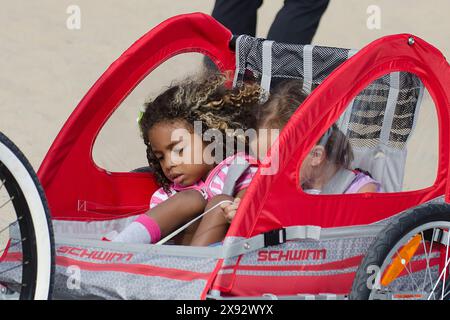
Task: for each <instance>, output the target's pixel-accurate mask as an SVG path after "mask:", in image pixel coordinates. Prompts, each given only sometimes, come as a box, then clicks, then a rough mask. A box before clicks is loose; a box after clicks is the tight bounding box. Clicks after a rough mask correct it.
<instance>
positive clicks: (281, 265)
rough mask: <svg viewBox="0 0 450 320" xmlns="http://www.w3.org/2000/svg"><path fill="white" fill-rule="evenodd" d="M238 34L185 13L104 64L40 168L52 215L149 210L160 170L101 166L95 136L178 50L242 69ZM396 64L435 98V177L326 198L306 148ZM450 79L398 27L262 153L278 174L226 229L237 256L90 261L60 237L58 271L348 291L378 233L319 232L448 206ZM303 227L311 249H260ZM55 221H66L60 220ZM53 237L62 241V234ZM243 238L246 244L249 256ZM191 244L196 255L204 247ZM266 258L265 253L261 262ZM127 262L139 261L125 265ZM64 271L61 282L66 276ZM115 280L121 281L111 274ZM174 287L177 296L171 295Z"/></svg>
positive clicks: (260, 182)
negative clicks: (199, 263)
mask: <svg viewBox="0 0 450 320" xmlns="http://www.w3.org/2000/svg"><path fill="white" fill-rule="evenodd" d="M231 38H232V34H231V33H230V31H229V30H227V29H226V28H225V27H223V26H222V25H221V24H219V23H218V22H217V21H215V20H214V19H213V18H211V17H209V16H208V15H205V14H201V13H194V14H185V15H180V16H176V17H174V18H171V19H168V20H167V21H165V22H163V23H161V24H160V25H158V26H157V27H155V28H154V29H152V30H151V31H149V32H148V33H147V34H145V35H144V36H143V37H142V38H140V39H139V40H138V41H136V42H135V43H134V44H133V45H132V46H131V47H130V48H129V49H128V50H127V51H125V52H124V53H123V54H122V55H121V56H120V57H119V58H118V59H117V60H116V61H115V62H114V63H113V64H112V65H111V66H110V67H109V68H108V69H107V70H106V72H105V73H104V74H103V75H102V76H101V77H100V79H99V80H98V81H97V82H96V83H95V84H94V85H93V87H92V88H91V89H90V90H89V92H88V93H87V94H86V96H85V97H84V98H83V99H82V100H81V102H80V103H79V105H78V106H77V108H76V109H75V111H74V112H73V113H72V115H71V116H70V118H69V119H68V120H67V122H66V123H65V124H64V126H63V128H62V129H61V131H60V133H59V134H58V136H57V137H56V139H55V141H54V142H53V144H52V146H51V148H50V149H49V151H48V153H47V155H46V157H45V159H44V161H43V162H42V165H41V167H40V169H39V171H38V176H39V178H40V180H41V183H42V185H43V188H44V190H45V192H46V196H47V199H48V203H49V207H50V210H51V213H52V216H53V219H54V221H55V224H57V223H64V222H67V223H70V222H80V223H85V224H92V223H96V222H100V223H107V222H111V221H115V220H118V219H126V218H132V217H133V216H135V215H138V214H141V213H143V212H145V211H146V210H147V209H148V203H149V198H150V196H151V194H152V193H153V192H154V191H155V190H156V189H157V188H158V186H157V184H156V183H155V180H154V179H153V177H152V176H150V175H148V174H143V173H133V172H109V171H107V170H104V169H102V168H100V167H98V166H97V165H96V164H95V163H94V161H93V159H92V148H93V145H94V142H95V139H96V137H97V135H98V133H99V132H100V130H101V129H102V127H103V125H104V124H105V123H106V121H107V120H108V118H109V117H110V116H111V114H112V113H113V112H114V111H115V110H116V109H117V108H118V107H119V106H120V104H121V102H122V101H123V100H124V99H125V98H126V97H127V95H128V94H129V93H130V92H131V91H132V90H133V89H134V88H135V87H136V86H137V85H138V84H139V83H140V81H142V80H143V79H144V78H145V77H146V76H148V75H149V74H150V73H151V72H152V70H154V69H155V68H156V67H158V66H159V65H160V64H161V63H163V62H164V61H166V60H168V59H170V58H171V57H173V56H175V55H177V54H180V53H186V52H199V53H202V54H204V55H207V56H208V57H209V58H211V59H212V61H213V62H214V63H215V64H216V65H217V66H218V68H219V69H220V70H221V71H231V72H234V71H235V67H236V60H235V59H236V58H235V52H234V51H233V50H232V49H230V47H229V44H230V39H231ZM399 71H401V72H409V73H412V74H414V75H416V76H418V77H419V78H420V79H421V80H422V82H423V84H424V85H425V87H426V88H427V89H428V91H429V93H430V95H431V97H432V99H433V101H434V103H435V106H436V110H437V115H438V121H439V161H438V171H437V176H436V180H435V182H434V184H433V185H432V186H430V187H428V188H425V189H421V190H417V191H409V192H392V193H367V194H351V195H323V196H321V197H320V200H318V199H317V197H315V196H313V195H308V194H306V193H304V192H303V191H302V190H301V188H300V187H299V186H298V183H297V181H298V177H297V175H298V166H299V163H301V162H299V161H298V160H299V159H304V158H305V156H306V155H307V152H308V150H310V149H311V147H312V146H313V144H314V143H315V142H316V141H317V140H318V139H319V138H320V136H321V135H322V134H323V133H324V132H325V131H326V129H327V128H329V127H330V126H331V124H333V123H334V122H336V120H337V119H338V118H339V116H340V115H341V114H342V113H343V112H344V111H345V108H346V107H347V106H348V105H349V103H350V102H351V100H352V99H353V98H354V97H355V96H356V95H357V94H358V93H359V92H361V91H362V90H363V89H364V88H365V87H367V86H368V85H369V84H370V83H371V82H373V81H374V80H376V79H378V78H380V77H381V76H383V75H384V74H387V73H392V72H399ZM150 76H151V75H150ZM349 84H352V85H349ZM449 85H450V67H449V64H448V63H447V61H446V60H445V58H444V56H443V55H442V54H441V53H440V52H439V51H438V50H437V49H436V48H434V47H433V46H431V45H430V44H428V43H426V42H425V41H423V40H422V39H420V38H418V37H415V36H412V35H408V34H399V35H393V36H387V37H383V38H381V39H379V40H376V41H374V42H372V43H370V44H369V45H367V46H366V47H364V48H363V49H361V50H360V51H358V52H357V53H356V54H355V55H354V56H353V57H352V58H351V59H348V60H347V61H345V62H344V63H342V64H341V65H339V66H338V67H337V68H336V69H335V70H334V71H333V72H332V73H331V74H330V75H329V76H328V77H326V78H325V80H324V81H323V82H322V83H321V84H320V85H319V86H318V87H317V88H316V89H315V90H314V91H313V92H312V93H311V94H310V95H309V96H308V98H307V100H306V101H305V102H304V103H303V104H302V107H301V108H299V109H298V110H297V112H296V113H295V114H294V115H293V116H292V118H291V120H290V121H289V123H288V124H287V126H286V127H285V128H284V130H283V131H282V132H281V134H280V136H279V139H278V141H279V157H278V158H277V159H275V156H272V155H271V153H270V152H269V155H268V157H267V158H266V160H265V162H266V163H268V164H271V163H273V162H274V161H277V162H278V168H279V170H278V172H277V173H276V174H274V175H263V174H260V173H257V174H256V176H255V178H254V180H253V181H252V183H251V185H250V187H249V188H248V190H247V194H246V197H245V199H244V200H243V201H242V203H241V205H240V207H239V210H238V212H237V215H236V217H235V219H234V220H233V223H232V224H231V227H230V229H229V231H228V233H227V236H226V241H225V244H224V246H225V247H226V245H227V244H229V245H230V246H233V245H234V248H236V247H239V248H240V249H239V250H241V251H239V250H237V251H236V252H238V254H237V255H234V256H233V255H222V256H221V258H220V257H219V258H216V259H210V260H209V262H208V267H207V268H206V269H205V268H204V269H202V268H200V269H196V267H195V263H194V264H190V265H189V266H187V267H186V268H185V269H183V267H179V266H178V265H177V264H176V263H175V262H174V261H175V260H173V261H171V262H169V263H168V264H163V265H158V264H154V265H152V266H149V265H147V266H144V264H142V263H141V262H133V260H132V259H131V260H130V261H131V262H129V261H128V260H127V258H126V256H124V257H122V259H119V260H120V263H118V262H117V261H116V260H117V259H115V258H114V259H110V260H109V261H106V260H102V261H100V260H98V259H97V260H95V259H94V260H92V259H91V260H90V261H87V260H86V259H90V258H92V255H91V256H89V254H90V253H89V250H88V251H83V250H85V249H83V245H82V243H83V241H81V242H80V243H81V245H79V246H76V245H74V243H75V242H72V244H67V243H68V242H64V241H63V242H61V243H60V244H59V245H57V270H58V268H60V269H59V271H58V273H60V274H64V272H65V270H66V269H65V268H68V267H69V266H71V265H78V266H79V267H80V268H81V270H82V271H86V272H91V273H95V272H97V273H101V272H102V271H109V272H111V273H112V275H111V277H112V278H111V279H114V277H122V276H123V273H127V272H130V273H133V274H134V275H139V276H143V277H145V276H149V277H154V278H155V279H156V278H157V279H159V280H158V281H160V280H161V279H162V280H164V279H165V280H168V279H171V280H179V281H180V282H183V283H189V282H191V283H192V282H193V281H194V282H195V280H199V282H198V284H197V287H196V289H195V290H192V291H191V292H193V295H190V296H189V295H188V296H187V297H188V298H203V299H204V298H206V297H207V296H208V297H209V296H211V294H213V295H214V294H215V295H216V296H218V292H220V296H251V297H256V296H261V295H262V294H264V293H272V294H275V295H298V294H313V295H318V294H320V293H323V292H327V293H332V294H339V295H348V294H349V293H350V291H351V287H352V283H353V280H354V278H355V272H356V268H357V267H358V266H359V265H360V264H361V261H362V259H363V257H364V255H365V252H367V249H368V247H369V246H370V243H371V242H373V241H374V238H375V237H374V236H372V237H371V238H367V239H366V240H367V242H368V243H367V244H366V245H364V246H363V247H362V249H361V250H355V252H352V253H349V254H348V255H340V256H339V257H333V254H331V252H330V250H333V249H335V248H334V247H333V245H332V243H334V244H335V245H337V246H341V247H342V246H347V247H348V246H350V247H351V246H358V245H359V244H360V243H361V239H362V238H361V237H359V238H355V239H354V240H352V241H353V242H352V241H350V242H341V243H337V242H335V241H333V240H326V239H325V240H323V241H325V242H326V243H325V242H323V241H317V239H318V238H316V236H317V234H320V233H322V235H324V234H326V232H325V230H328V229H329V230H338V229H339V228H347V227H350V228H352V227H355V226H362V228H363V229H361V230H364V226H369V227H372V226H374V225H376V224H377V223H378V222H380V221H386V219H388V220H389V219H391V218H393V217H395V216H398V215H399V214H400V213H402V212H404V211H405V210H408V209H411V208H415V207H418V206H421V205H423V204H425V203H426V202H428V201H431V200H433V199H440V200H439V201H438V202H439V203H440V204H441V205H442V206H446V203H448V201H449V200H450V185H449V183H448V182H449V170H448V168H449V155H450V145H449V143H450V125H449V120H450V90H449ZM444 197H445V199H444ZM444 200H445V201H444ZM127 221H130V220H129V219H128V220H127ZM296 226H297V227H298V226H301V227H303V229H302V232H304V234H305V236H304V237H303V239H302V241H300V242H302V243H303V244H307V245H306V246H305V247H302V248H299V247H296V246H295V245H294V244H291V242H286V243H278V244H277V243H276V241H275V243H272V246H269V247H268V248H264V246H263V247H262V248H261V247H259V249H258V250H253V248H252V245H253V242H252V241H251V240H252V239H256V238H258V236H261V235H264V234H266V239H269V237H270V236H268V235H273V234H275V235H278V234H279V232H280V231H278V230H283V229H284V230H286V229H287V230H289V227H296ZM55 229H56V231H57V230H58V227H57V226H56V227H55ZM273 230H276V231H273ZM379 230H381V229H379ZM271 232H272V233H271ZM56 235H57V242H58V233H56ZM258 239H260V238H258ZM246 240H248V241H247V242H246ZM258 241H259V240H258ZM327 241H328V242H327ZM343 241H344V240H343ZM266 244H267V245H270V243H266ZM101 246H102V244H101V243H100V242H98V243H97V245H95V246H93V245H92V244H91V245H90V246H89V247H90V248H91V251H92V250H93V249H92V248H93V247H94V248H97V249H98V248H100V247H101ZM242 246H244V247H246V248H247V249H248V252H249V253H248V254H247V253H245V249H242V248H241V247H242ZM148 247H149V248H150V247H152V248H153V249H151V250H157V251H155V252H158V253H161V252H162V251H163V249H164V250H169V251H170V250H172V249H170V248H169V249H167V248H168V247H171V246H163V247H160V248H156V249H155V248H154V247H155V246H153V245H148ZM133 248H135V247H133ZM161 248H163V249H161ZM203 249H204V248H203ZM86 250H87V249H86ZM98 250H100V249H98ZM108 250H109V251H108ZM108 250H106V249H105V250H100V251H108V252H113V253H114V252H119V251H120V250H119V247H114V250H113V249H111V247H109V249H108ZM111 250H112V251H111ZM130 250H131V249H130ZM151 250H150V251H151ZM186 250H188V251H186V252H188V253H187V255H189V253H192V252H193V251H195V250H196V248H186ZM189 250H190V251H189ZM199 250H200V249H199ZM242 250H243V251H242ZM283 250H284V251H283ZM289 250H291V251H290V253H289ZM301 250H303V251H301ZM124 251H126V249H124ZM173 252H175V251H173ZM202 252H205V251H202ZM274 252H275V253H274ZM293 252H294V253H295V254H299V255H303V258H304V259H301V258H299V259H297V260H298V261H297V262H295V261H294V262H293V261H289V257H292V254H294V253H293ZM91 253H92V252H91ZM83 254H84V256H83ZM118 254H119V253H118ZM121 254H125V253H124V252H122V253H121ZM289 255H291V256H289ZM115 257H116V258H117V256H115ZM246 257H247V258H246ZM249 257H251V258H249ZM280 257H281V258H280ZM284 257H287V258H284ZM310 257H311V259H310ZM271 258H273V259H272V260H274V261H271ZM261 259H262V260H264V259H265V260H264V262H261V261H262V260H261ZM294 260H295V259H294ZM300 260H305V261H300ZM211 261H212V262H211ZM257 261H259V262H257ZM300 262H301V263H300ZM128 263H132V265H130V266H128ZM61 268H62V269H61ZM190 268H191V269H190ZM198 270H203V271H198ZM333 270H340V271H339V272H334V271H333ZM61 277H62V278H61V282H63V281H65V280H66V278H64V277H63V276H61ZM95 277H96V276H94V277H93V278H95ZM57 278H58V276H57ZM56 281H57V282H58V280H56ZM110 285H111V286H114V283H113V282H111V283H110ZM130 285H131V286H133V285H134V284H133V283H131V284H130ZM136 285H137V284H136ZM86 286H89V284H86ZM173 288H176V290H179V289H180V288H177V287H176V286H174V287H173ZM191 289H192V288H191ZM191 289H187V290H191ZM61 290H64V289H61ZM181 290H183V288H182V287H181ZM56 291H57V289H55V292H56ZM94 291H95V290H94ZM98 292H99V293H98V294H99V296H101V295H103V294H104V291H101V290H100V291H98ZM104 297H106V298H111V297H113V298H115V297H120V298H130V296H127V295H124V294H116V295H107V294H105V295H104ZM132 297H133V298H136V296H132ZM148 297H151V298H158V297H159V296H158V295H157V294H156V295H154V294H151V295H148V296H144V297H142V298H148ZM161 297H163V298H164V297H165V298H167V295H164V294H161ZM170 297H173V298H179V297H180V296H178V295H176V294H174V295H172V296H170V295H169V298H170ZM181 297H186V296H183V295H182V296H181Z"/></svg>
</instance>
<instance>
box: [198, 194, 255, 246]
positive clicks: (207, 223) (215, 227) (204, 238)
mask: <svg viewBox="0 0 450 320" xmlns="http://www.w3.org/2000/svg"><path fill="white" fill-rule="evenodd" d="M245 190H246V189H242V190H240V191H239V192H238V193H237V194H236V197H239V198H241V199H242V197H243V196H244V194H245ZM224 200H231V201H233V200H234V198H233V197H231V196H228V195H224V194H220V195H217V196H214V197H213V198H212V199H211V200H210V201H209V202H208V204H207V205H206V208H205V210H208V209H209V208H212V207H213V206H215V205H217V204H218V203H220V202H221V201H224ZM229 226H230V224H229V223H228V221H227V219H226V217H225V214H224V211H223V209H222V208H221V207H220V206H219V207H217V208H215V209H214V210H212V211H211V212H209V213H208V214H206V215H205V216H204V217H203V218H202V220H201V222H200V225H199V226H198V228H197V230H196V231H195V234H194V236H193V237H192V241H191V246H208V245H210V244H213V243H216V242H220V241H222V240H223V238H224V237H225V235H226V233H227V231H228V227H229Z"/></svg>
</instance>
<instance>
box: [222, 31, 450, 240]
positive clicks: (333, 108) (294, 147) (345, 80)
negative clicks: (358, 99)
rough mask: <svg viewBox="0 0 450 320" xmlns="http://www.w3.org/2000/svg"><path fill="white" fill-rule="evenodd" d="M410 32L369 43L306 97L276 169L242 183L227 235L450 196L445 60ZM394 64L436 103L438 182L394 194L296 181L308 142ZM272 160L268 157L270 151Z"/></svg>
mask: <svg viewBox="0 0 450 320" xmlns="http://www.w3.org/2000/svg"><path fill="white" fill-rule="evenodd" d="M410 37H411V36H410V35H408V34H400V35H393V36H387V37H384V38H381V39H379V40H377V41H374V42H372V43H371V44H369V45H368V46H366V47H365V48H363V49H362V50H360V51H359V52H358V53H357V54H356V55H355V56H353V57H352V58H351V59H349V60H347V61H346V62H345V63H343V64H342V65H340V66H339V67H338V68H337V69H336V70H334V72H332V73H331V74H330V76H328V77H327V78H326V79H325V81H324V82H323V83H322V84H321V85H320V86H319V87H317V88H316V89H315V90H314V91H313V92H312V94H311V95H310V96H309V97H308V98H307V99H306V101H305V102H304V103H303V104H302V107H301V108H299V109H298V110H297V111H296V112H295V114H294V115H293V116H292V118H291V119H290V121H289V123H288V124H287V125H286V127H285V128H284V129H283V131H282V132H281V134H280V136H279V140H278V141H279V160H278V161H279V170H278V173H277V174H275V175H262V174H261V170H260V171H259V172H258V173H257V175H256V176H255V178H254V179H253V181H252V184H251V185H250V187H249V188H248V189H247V193H246V196H245V199H243V201H242V202H241V204H240V206H239V209H238V212H237V213H236V217H235V220H234V221H233V224H232V226H231V228H230V230H229V231H228V236H243V237H249V236H253V235H256V234H259V233H262V232H265V231H268V230H271V229H276V228H281V227H286V226H291V225H317V226H322V227H341V226H351V225H365V224H369V223H373V222H376V221H380V220H382V219H385V218H387V217H390V216H392V215H394V214H397V213H399V212H401V211H403V210H405V209H407V208H410V207H413V206H416V205H418V204H420V203H423V202H425V201H427V200H430V199H433V198H435V197H438V196H440V195H443V194H444V193H445V194H446V195H447V200H448V196H449V194H450V193H449V184H448V181H449V180H448V178H449V177H448V175H449V170H448V166H449V150H450V149H449V137H450V132H449V111H450V105H449V101H450V90H449V87H450V86H449V85H450V67H449V64H448V63H447V61H446V60H445V58H444V56H443V55H442V53H440V52H439V51H438V50H437V49H436V48H434V47H433V46H431V45H430V44H428V43H426V42H425V41H423V40H421V39H419V38H417V37H414V39H415V43H414V44H413V45H409V44H408V39H409V38H410ZM396 71H406V72H411V73H414V74H416V75H417V76H419V77H420V78H421V80H422V81H423V82H424V84H425V86H426V88H427V89H428V91H429V93H430V94H431V96H432V98H433V100H434V103H435V105H436V108H437V114H438V119H439V164H438V172H437V177H436V180H435V183H434V184H433V185H432V186H430V187H428V188H426V189H423V190H417V191H410V192H398V193H368V194H346V195H321V196H316V195H309V194H306V193H304V192H303V191H302V190H301V188H300V187H299V182H298V181H299V180H298V172H299V166H300V164H301V163H302V161H303V159H304V158H305V157H306V155H307V153H308V151H309V150H311V148H312V147H313V144H314V143H315V142H316V141H317V140H318V139H319V138H320V137H321V136H322V134H323V133H324V132H325V131H326V130H327V129H328V128H329V127H330V126H331V125H332V124H333V123H334V122H335V121H336V120H337V119H338V117H339V116H340V115H341V114H342V113H343V112H344V110H345V108H346V107H347V106H348V104H349V103H350V101H351V100H352V99H353V98H354V97H355V96H356V95H357V94H358V93H359V92H361V91H362V90H363V89H364V88H365V87H367V85H369V83H371V82H372V81H374V80H375V79H377V78H379V77H381V76H383V75H385V74H389V73H391V72H396ZM266 160H270V161H269V163H273V162H274V161H275V158H274V157H273V156H272V157H270V158H269V159H266Z"/></svg>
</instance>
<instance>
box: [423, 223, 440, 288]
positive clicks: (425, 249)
mask: <svg viewBox="0 0 450 320" xmlns="http://www.w3.org/2000/svg"><path fill="white" fill-rule="evenodd" d="M435 233H436V228H433V235H432V236H431V244H430V251H429V252H427V246H426V244H425V236H424V234H423V231H421V232H420V234H421V235H422V244H423V251H424V252H425V258H426V261H427V268H426V269H425V275H424V276H423V286H422V291H425V287H426V284H427V275H429V277H430V285H431V287H433V278H432V277H431V267H430V256H431V249H432V248H433V241H434V235H435Z"/></svg>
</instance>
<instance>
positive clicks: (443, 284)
mask: <svg viewBox="0 0 450 320" xmlns="http://www.w3.org/2000/svg"><path fill="white" fill-rule="evenodd" d="M449 242H450V230H449V231H448V236H447V249H446V250H445V261H448V246H449V244H450V243H449ZM445 269H446V268H444V270H445ZM446 275H447V272H444V280H443V281H442V295H441V299H442V300H443V299H444V293H445V280H446Z"/></svg>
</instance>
